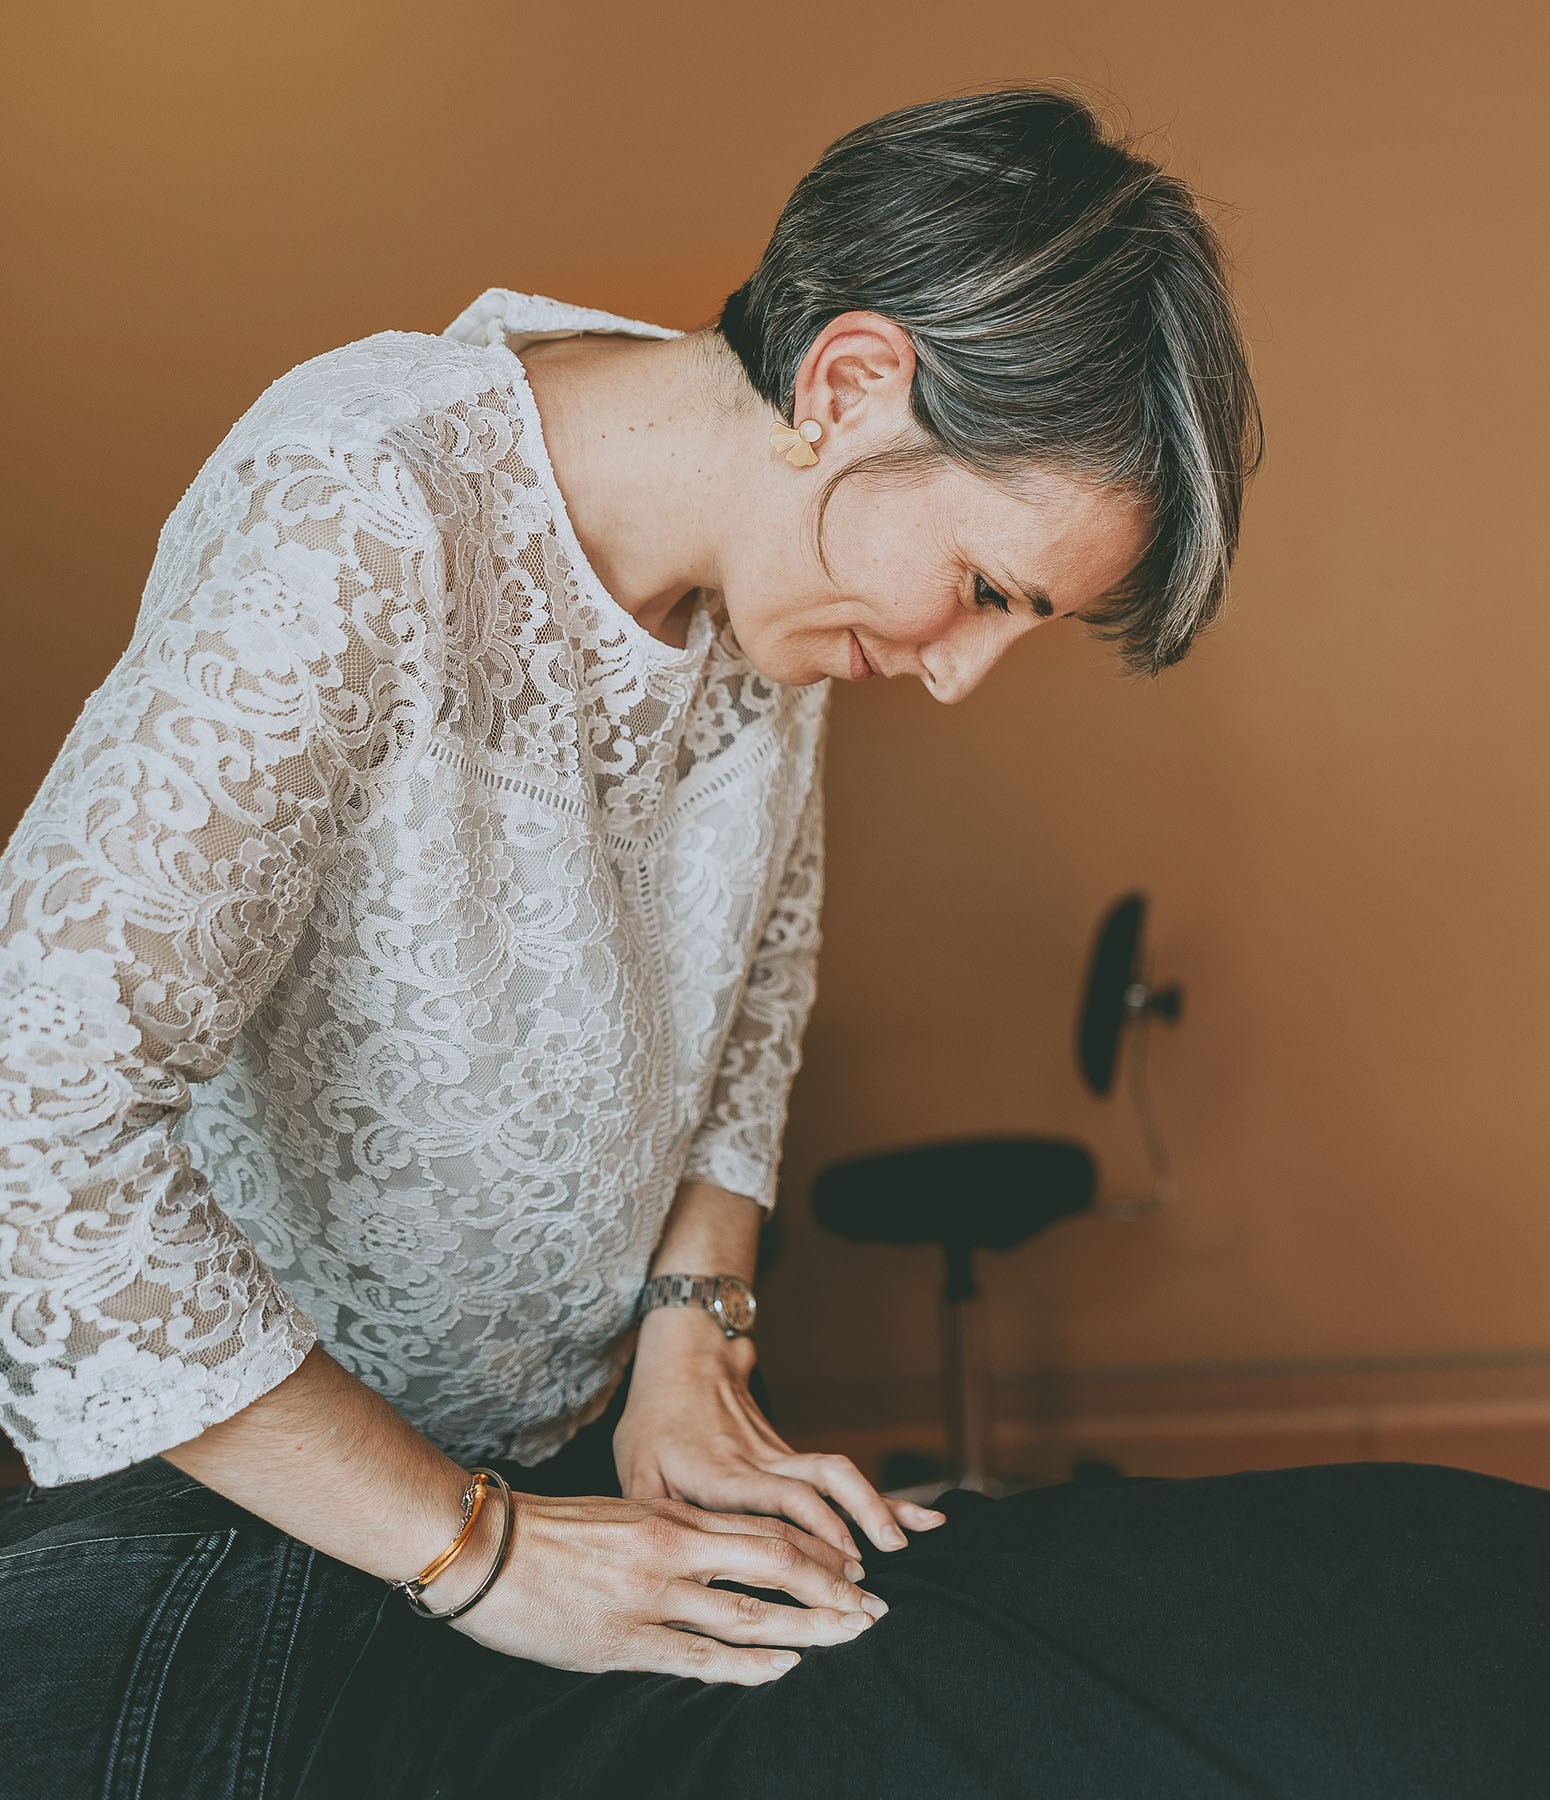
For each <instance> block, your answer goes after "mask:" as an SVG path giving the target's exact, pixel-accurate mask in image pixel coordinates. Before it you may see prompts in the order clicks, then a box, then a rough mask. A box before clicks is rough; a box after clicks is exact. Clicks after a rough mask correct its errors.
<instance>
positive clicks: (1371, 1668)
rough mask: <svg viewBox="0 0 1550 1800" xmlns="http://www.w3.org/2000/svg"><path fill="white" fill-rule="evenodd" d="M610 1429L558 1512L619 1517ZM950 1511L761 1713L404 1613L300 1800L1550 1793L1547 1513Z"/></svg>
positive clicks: (1386, 1498)
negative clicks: (584, 1507) (883, 1604)
mask: <svg viewBox="0 0 1550 1800" xmlns="http://www.w3.org/2000/svg"><path fill="white" fill-rule="evenodd" d="M618 1398H619V1400H620V1401H621V1402H622V1391H621V1395H620V1396H619V1397H618ZM766 1401H767V1396H763V1397H762V1398H761V1403H764V1402H766ZM766 1410H768V1407H767V1405H766ZM611 1431H612V1422H611V1416H608V1415H605V1417H604V1418H603V1419H600V1420H598V1421H596V1422H595V1423H594V1425H592V1426H590V1427H588V1428H587V1430H586V1432H583V1433H582V1434H579V1436H578V1439H576V1440H573V1442H572V1444H571V1445H568V1446H567V1447H566V1450H565V1451H562V1452H561V1457H565V1456H566V1455H567V1454H569V1455H570V1456H571V1457H572V1461H571V1463H570V1465H569V1466H568V1467H567V1466H566V1465H564V1464H562V1463H561V1458H560V1457H557V1458H555V1459H553V1464H552V1466H550V1467H549V1468H548V1470H547V1475H546V1485H545V1489H544V1491H546V1492H550V1493H563V1492H567V1491H569V1492H574V1493H600V1492H601V1493H607V1492H613V1493H617V1492H618V1485H617V1482H615V1481H613V1479H612V1461H611V1453H610V1452H609V1449H608V1445H609V1439H610V1437H611ZM583 1439H585V1440H586V1441H585V1442H583V1441H582V1440H583ZM605 1459H606V1462H607V1472H606V1476H607V1478H606V1481H605V1479H604V1461H605ZM503 1472H504V1471H503ZM570 1476H575V1478H576V1480H577V1485H575V1486H572V1487H568V1488H567V1487H566V1486H565V1485H564V1483H565V1481H566V1480H567V1479H568V1478H569V1477H570ZM512 1478H513V1479H514V1480H518V1479H520V1478H521V1475H520V1471H515V1472H513V1473H512ZM529 1485H530V1486H531V1485H533V1483H532V1481H531V1480H530V1481H529ZM939 1504H940V1505H941V1507H942V1510H943V1511H945V1512H946V1513H947V1515H948V1523H947V1524H945V1525H940V1526H938V1527H936V1529H935V1530H934V1531H931V1532H924V1533H918V1534H910V1543H909V1546H908V1547H907V1548H906V1549H904V1550H901V1551H893V1552H886V1551H880V1550H876V1549H872V1548H868V1547H867V1546H866V1545H865V1544H863V1551H864V1560H865V1562H866V1565H867V1576H866V1580H865V1582H864V1585H865V1586H866V1587H868V1588H869V1589H871V1590H872V1591H873V1592H876V1593H879V1594H881V1595H882V1596H883V1598H884V1599H885V1600H887V1601H888V1603H889V1606H890V1609H891V1610H890V1611H889V1613H888V1614H887V1616H886V1617H884V1618H883V1619H881V1620H880V1621H878V1623H877V1624H875V1625H874V1626H873V1627H872V1628H871V1629H870V1630H869V1631H867V1632H865V1633H863V1634H862V1636H861V1637H859V1638H857V1639H856V1640H855V1641H854V1642H852V1643H849V1644H844V1645H836V1646H832V1647H825V1648H817V1649H814V1648H809V1649H807V1650H805V1651H804V1652H803V1653H802V1655H803V1660H802V1663H801V1664H800V1665H799V1666H798V1667H797V1668H795V1669H793V1670H792V1671H791V1672H790V1673H789V1674H786V1675H783V1676H780V1677H779V1678H778V1679H777V1680H776V1681H774V1682H772V1683H770V1684H768V1685H766V1686H763V1687H758V1688H741V1687H736V1686H731V1685H725V1684H706V1683H702V1682H698V1681H693V1680H687V1679H684V1678H681V1677H674V1676H661V1675H648V1674H638V1673H631V1672H624V1671H614V1672H610V1673H607V1674H601V1675H585V1674H576V1673H573V1672H568V1671H563V1670H556V1669H549V1668H545V1667H542V1666H540V1665H537V1664H533V1663H528V1662H523V1661H519V1660H516V1659H513V1658H510V1657H505V1656H501V1655H499V1654H498V1653H496V1652H493V1651H490V1650H487V1649H486V1648H485V1647H483V1646H481V1645H479V1644H475V1643H473V1642H472V1641H471V1640H469V1639H467V1638H463V1637H461V1636H459V1635H458V1634H455V1633H451V1632H443V1634H442V1635H440V1636H434V1635H433V1636H430V1637H428V1636H427V1629H428V1628H427V1624H426V1622H425V1621H422V1620H418V1619H416V1618H415V1617H414V1616H413V1615H412V1614H411V1613H410V1611H409V1609H408V1608H407V1607H404V1606H402V1604H401V1603H399V1604H395V1605H393V1606H389V1607H384V1608H382V1609H381V1611H380V1614H379V1617H378V1621H377V1625H376V1629H375V1630H374V1631H373V1633H372V1634H371V1637H370V1639H369V1641H368V1642H367V1644H366V1645H365V1648H364V1650H363V1651H362V1653H361V1656H360V1660H359V1662H358V1663H357V1664H356V1666H355V1668H354V1669H353V1670H352V1672H351V1674H350V1676H349V1679H348V1680H347V1682H346V1683H345V1685H344V1687H343V1690H342V1692H341V1694H340V1696H339V1700H338V1703H337V1705H336V1707H335V1710H334V1713H333V1715H332V1717H331V1719H330V1721H329V1724H328V1728H327V1730H326V1731H325V1732H324V1734H323V1736H322V1739H321V1742H320V1744H319V1748H318V1752H317V1754H316V1756H315V1757H314V1759H313V1762H312V1765H311V1768H310V1771H309V1774H308V1779H307V1781H306V1783H305V1784H304V1786H303V1788H302V1790H301V1796H300V1800H354V1797H356V1796H359V1797H360V1800H366V1797H367V1796H370V1797H371V1800H411V1797H412V1800H426V1797H428V1796H443V1795H444V1796H447V1797H448V1800H450V1797H451V1796H453V1795H463V1796H477V1795H490V1796H496V1795H500V1796H503V1797H509V1796H510V1795H512V1794H513V1793H516V1794H521V1795H523V1796H546V1797H547V1796H551V1795H552V1796H556V1797H559V1796H566V1797H573V1796H583V1795H588V1796H590V1795H596V1796H600V1797H601V1796H615V1795H630V1796H632V1797H634V1800H658V1797H661V1800H666V1797H667V1796H673V1797H674V1800H691V1797H692V1800H727V1797H728V1796H737V1797H739V1800H795V1797H796V1796H799V1795H809V1794H811V1795H815V1796H824V1797H828V1796H831V1795H833V1796H838V1795H845V1796H873V1795H876V1796H879V1797H881V1796H888V1797H889V1800H896V1797H900V1796H928V1795H931V1796H942V1797H943V1800H949V1797H950V1800H970V1797H973V1796H981V1795H983V1796H1019V1797H1025V1796H1051V1797H1052V1800H1053V1797H1056V1796H1059V1797H1060V1800H1089V1797H1090V1800H1117V1797H1120V1796H1132V1795H1134V1796H1138V1797H1144V1800H1171V1797H1174V1796H1177V1800H1216V1797H1217V1796H1221V1797H1223V1800H1225V1797H1227V1796H1232V1797H1234V1800H1237V1797H1240V1796H1255V1797H1260V1796H1285V1797H1291V1796H1297V1797H1299V1800H1346V1797H1347V1796H1349V1800H1389V1797H1392V1800H1401V1797H1403V1800H1422V1797H1425V1796H1432V1795H1436V1796H1438V1797H1439V1800H1442V1797H1444V1796H1446V1800H1494V1797H1498V1796H1499V1797H1504V1800H1505V1797H1507V1796H1514V1797H1517V1796H1522V1797H1523V1800H1528V1797H1530V1796H1535V1797H1538V1800H1543V1796H1545V1795H1547V1794H1550V1493H1547V1492H1545V1491H1543V1490H1541V1489H1538V1488H1531V1487H1526V1486H1521V1485H1519V1484H1516V1483H1513V1482H1508V1481H1500V1480H1496V1479H1494V1478H1492V1477H1489V1476H1484V1475H1475V1474H1469V1473H1465V1472H1463V1471H1460V1470H1455V1469H1446V1468H1439V1467H1432V1466H1429V1465H1420V1464H1404V1463H1393V1464H1384V1463H1365V1464H1360V1463H1359V1464H1348V1465H1338V1466H1330V1467H1320V1468H1306V1469H1287V1470H1277V1471H1272V1472H1268V1473H1267V1472H1259V1473H1248V1474H1241V1475H1231V1476H1224V1477H1216V1478H1212V1479H1206V1480H1190V1481H1179V1480H1163V1479H1126V1480H1120V1481H1116V1482H1112V1483H1107V1484H1103V1485H1098V1486H1088V1485H1085V1484H1084V1485H1080V1486H1078V1485H1065V1486H1060V1487H1054V1488H1046V1489H1041V1490H1035V1491H1033V1492H1030V1493H1026V1494H1017V1495H1011V1496H1008V1497H1006V1498H1004V1499H999V1500H993V1499H989V1498H987V1497H986V1496H984V1495H981V1494H977V1493H974V1492H970V1491H967V1490H964V1489H955V1490H953V1491H952V1492H950V1493H949V1494H947V1495H946V1496H945V1497H944V1498H943V1499H942V1501H941V1502H940V1503H939ZM733 1585H735V1584H733ZM766 1597H768V1598H773V1599H777V1600H778V1599H781V1598H782V1596H780V1595H768V1596H766Z"/></svg>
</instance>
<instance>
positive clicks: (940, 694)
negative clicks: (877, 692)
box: [920, 614, 1021, 706]
mask: <svg viewBox="0 0 1550 1800" xmlns="http://www.w3.org/2000/svg"><path fill="white" fill-rule="evenodd" d="M997 622H1003V621H1001V620H1000V615H999V614H998V615H997ZM1020 635H1021V633H1019V632H1013V631H1005V630H1003V631H996V630H995V629H994V628H993V624H992V621H990V620H985V619H969V620H966V621H965V622H964V624H963V626H962V627H961V628H959V629H958V630H956V631H950V632H947V633H946V634H944V635H943V636H942V637H939V638H938V639H936V641H935V642H934V643H930V644H926V645H923V646H922V648H921V651H920V666H921V677H920V678H921V680H922V681H923V682H924V683H925V686H926V692H927V693H928V694H930V696H931V698H932V699H933V700H940V701H941V702H942V704H943V705H944V706H956V705H957V703H958V702H959V701H960V700H966V699H967V698H968V697H969V695H970V694H972V693H973V692H974V690H975V689H976V688H977V687H978V686H979V684H980V683H981V682H982V681H983V680H984V679H985V677H986V676H987V675H988V674H989V673H990V671H991V670H992V669H993V668H994V667H995V666H996V664H997V663H998V662H999V661H1000V660H1001V658H1002V657H1003V656H1004V655H1005V654H1006V651H1007V647H1008V646H1009V645H1010V644H1011V642H1012V640H1013V638H1014V637H1018V636H1020Z"/></svg>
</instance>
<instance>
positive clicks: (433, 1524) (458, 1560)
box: [403, 1470, 519, 1617]
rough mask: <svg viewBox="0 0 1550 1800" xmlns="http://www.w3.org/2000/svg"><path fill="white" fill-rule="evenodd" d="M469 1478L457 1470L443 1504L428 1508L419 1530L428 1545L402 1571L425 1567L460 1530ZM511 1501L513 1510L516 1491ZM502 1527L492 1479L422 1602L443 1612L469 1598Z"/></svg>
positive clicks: (481, 1577)
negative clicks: (457, 1547)
mask: <svg viewBox="0 0 1550 1800" xmlns="http://www.w3.org/2000/svg"><path fill="white" fill-rule="evenodd" d="M468 1479H469V1475H468V1473H465V1472H463V1471H462V1470H459V1471H458V1474H457V1480H456V1482H455V1485H454V1488H453V1490H452V1491H451V1492H450V1493H449V1494H447V1495H446V1496H445V1497H444V1504H443V1505H441V1506H437V1507H434V1508H431V1509H429V1510H428V1511H427V1516H426V1520H425V1523H424V1526H423V1527H422V1530H423V1532H424V1533H425V1534H426V1536H425V1542H426V1543H428V1544H429V1548H428V1549H427V1550H426V1551H425V1554H424V1555H423V1556H421V1557H420V1559H419V1561H418V1562H416V1563H414V1569H405V1570H404V1571H403V1574H411V1573H413V1572H414V1570H416V1569H423V1568H425V1567H426V1566H427V1565H428V1564H429V1563H430V1561H431V1559H432V1558H433V1557H436V1556H439V1555H440V1554H441V1552H442V1551H443V1550H445V1549H446V1548H447V1546H448V1545H449V1544H450V1543H451V1542H452V1540H453V1539H454V1538H455V1537H456V1536H457V1535H458V1533H459V1531H460V1530H461V1529H462V1500H463V1494H464V1491H465V1489H466V1488H467V1486H468ZM511 1504H512V1507H513V1509H515V1508H516V1507H517V1506H518V1504H519V1496H518V1495H517V1494H515V1493H513V1494H512V1496H511ZM504 1526H505V1508H504V1506H503V1504H502V1501H501V1496H500V1493H499V1491H498V1490H497V1488H496V1486H495V1483H494V1482H493V1481H492V1482H489V1483H488V1484H487V1485H486V1487H485V1494H484V1501H483V1503H482V1504H481V1506H480V1508H479V1511H478V1514H477V1516H476V1517H475V1519H474V1521H473V1526H472V1529H471V1530H470V1532H469V1534H468V1540H467V1542H466V1543H465V1544H464V1545H463V1547H462V1549H461V1550H459V1551H458V1553H457V1555H456V1556H455V1557H454V1558H453V1559H452V1561H451V1562H450V1563H449V1564H448V1565H447V1567H446V1568H445V1569H443V1570H442V1572H441V1573H440V1574H439V1575H437V1576H435V1577H433V1578H432V1580H431V1581H429V1582H428V1583H427V1584H426V1587H425V1591H424V1594H423V1595H422V1596H421V1598H422V1601H423V1603H424V1604H425V1605H426V1606H429V1607H432V1608H434V1610H435V1611H437V1612H445V1611H446V1610H447V1609H448V1608H449V1607H454V1606H461V1605H462V1603H463V1602H464V1601H465V1600H467V1599H468V1598H470V1596H471V1595H472V1594H473V1593H474V1592H475V1590H476V1589H478V1588H479V1587H480V1586H482V1584H483V1582H484V1580H485V1577H486V1576H487V1575H488V1574H489V1572H490V1565H491V1564H492V1563H493V1562H494V1561H495V1558H496V1556H497V1555H498V1554H499V1552H500V1545H501V1534H502V1531H503V1529H504ZM513 1535H515V1534H513ZM411 1561H413V1558H411ZM470 1617H472V1614H470Z"/></svg>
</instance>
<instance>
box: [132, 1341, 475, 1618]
mask: <svg viewBox="0 0 1550 1800" xmlns="http://www.w3.org/2000/svg"><path fill="white" fill-rule="evenodd" d="M161 1455H162V1458H163V1460H164V1461H166V1462H169V1463H171V1464H172V1465H173V1467H174V1468H177V1469H181V1470H182V1471H183V1472H184V1473H185V1474H186V1475H191V1476H193V1477H194V1479H195V1480H197V1481H201V1482H203V1483H204V1485H205V1486H206V1487H209V1488H213V1489H214V1490H215V1491H216V1492H217V1493H219V1494H224V1495H225V1496H226V1498H227V1499H229V1500H234V1501H235V1502H236V1503H237V1505H239V1506H241V1507H243V1508H245V1509H246V1510H247V1511H248V1512H252V1513H256V1514H257V1515H258V1516H259V1517H260V1518H262V1519H267V1520H268V1521H269V1522H270V1523H271V1524H273V1525H277V1526H278V1527H279V1528H280V1529H281V1530H282V1531H285V1532H287V1533H289V1535H290V1536H292V1537H295V1538H299V1539H300V1540H301V1541H302V1542H303V1543H305V1544H310V1545H312V1546H313V1548H314V1549H317V1550H321V1551H322V1552H323V1553H324V1554H325V1555H327V1556H332V1557H334V1558H336V1559H337V1560H338V1561H340V1562H346V1563H350V1564H352V1565H353V1566H354V1567H355V1568H358V1569H364V1570H366V1571H367V1572H368V1573H370V1574H372V1575H378V1576H381V1577H382V1578H383V1579H384V1580H392V1581H397V1580H399V1579H401V1578H402V1577H403V1576H406V1575H413V1574H415V1573H416V1572H417V1571H418V1570H420V1569H422V1568H424V1567H425V1565H426V1564H427V1563H428V1562H429V1561H430V1560H431V1558H432V1557H434V1556H436V1555H437V1554H439V1552H440V1551H442V1550H444V1549H445V1548H446V1546H447V1545H448V1544H449V1543H450V1542H451V1540H452V1539H453V1538H454V1537H455V1536H456V1535H457V1532H458V1530H459V1525H460V1504H459V1503H460V1500H461V1497H462V1493H463V1489H464V1487H465V1485H466V1483H467V1471H466V1470H465V1469H464V1468H463V1467H462V1466H461V1465H460V1464H458V1463H457V1462H455V1461H454V1460H453V1459H452V1458H451V1457H450V1456H447V1455H445V1454H444V1453H443V1452H442V1451H441V1450H439V1449H437V1447H436V1446H435V1445H434V1444H433V1443H431V1441H430V1440H429V1439H428V1438H427V1437H425V1436H423V1435H422V1434H421V1433H420V1432H418V1431H417V1430H415V1428H414V1427H413V1426H412V1425H410V1424H409V1422H408V1421H407V1420H406V1419H405V1418H404V1417H403V1416H402V1414H400V1413H399V1412H397V1411H396V1410H395V1409H394V1408H393V1407H392V1406H391V1405H390V1404H389V1403H388V1402H387V1401H386V1400H385V1399H383V1397H382V1396H381V1395H380V1394H379V1393H377V1392H376V1390H375V1389H374V1388H371V1387H368V1386H367V1385H366V1383H365V1382H363V1381H360V1380H358V1379H357V1378H356V1377H355V1376H354V1375H351V1374H350V1373H349V1371H348V1370H346V1369H344V1368H342V1367H341V1366H340V1364H339V1363H337V1362H336V1361H335V1360H334V1359H333V1357H331V1356H330V1355H329V1354H328V1353H327V1351H325V1350H324V1349H323V1348H322V1347H321V1345H317V1344H314V1346H313V1347H312V1349H311V1350H309V1351H308V1353H307V1355H306V1357H305V1358H304V1359H303V1360H302V1362H301V1363H300V1364H299V1365H298V1367H297V1368H295V1369H294V1370H292V1372H291V1373H290V1374H289V1375H288V1376H287V1377H286V1378H285V1380H284V1381H282V1382H281V1383H280V1384H279V1386H278V1387H274V1388H271V1389H270V1391H269V1392H268V1393H267V1394H262V1395H260V1396H259V1398H258V1399H257V1400H255V1401H253V1402H252V1403H251V1404H250V1405H248V1406H245V1407H244V1408H243V1409H242V1411H241V1412H238V1413H234V1414H233V1415H232V1417H231V1418H229V1419H223V1420H222V1421H221V1422H220V1423H219V1424H216V1425H211V1426H207V1427H206V1429H205V1430H204V1431H202V1432H201V1433H200V1434H199V1436H198V1437H194V1438H190V1439H189V1440H188V1441H187V1442H186V1443H183V1444H178V1445H175V1446H173V1447H172V1448H171V1449H168V1450H164V1451H162V1452H161ZM499 1521H500V1507H499V1505H498V1503H497V1499H496V1496H495V1493H494V1491H493V1488H492V1490H491V1491H490V1492H489V1493H488V1494H487V1496H486V1499H485V1503H484V1506H483V1507H482V1508H481V1510H480V1515H479V1519H478V1521H477V1523H476V1525H475V1531H474V1535H473V1537H472V1538H471V1539H470V1541H469V1543H468V1544H467V1545H466V1546H465V1547H464V1549H463V1550H462V1551H461V1552H460V1554H459V1556H458V1558H457V1560H456V1561H455V1562H454V1563H453V1564H452V1566H451V1567H450V1568H449V1569H448V1570H447V1571H446V1572H445V1574H443V1575H439V1576H437V1577H436V1579H435V1581H434V1582H433V1583H432V1584H431V1585H430V1587H428V1588H427V1590H426V1602H427V1604H428V1605H431V1606H435V1607H436V1608H437V1609H438V1610H439V1609H441V1608H444V1607H447V1606H451V1605H455V1604H456V1603H457V1601H458V1600H460V1599H462V1598H463V1597H464V1596H465V1595H466V1594H469V1593H472V1592H473V1590H474V1588H475V1587H476V1586H477V1585H478V1583H479V1580H480V1578H481V1576H482V1575H483V1573H484V1571H485V1570H486V1569H487V1568H488V1566H489V1562H490V1558H491V1556H493V1554H494V1552H495V1547H496V1545H497V1544H498V1542H499Z"/></svg>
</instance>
